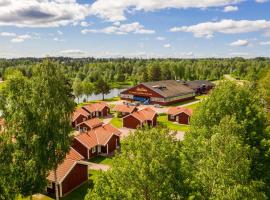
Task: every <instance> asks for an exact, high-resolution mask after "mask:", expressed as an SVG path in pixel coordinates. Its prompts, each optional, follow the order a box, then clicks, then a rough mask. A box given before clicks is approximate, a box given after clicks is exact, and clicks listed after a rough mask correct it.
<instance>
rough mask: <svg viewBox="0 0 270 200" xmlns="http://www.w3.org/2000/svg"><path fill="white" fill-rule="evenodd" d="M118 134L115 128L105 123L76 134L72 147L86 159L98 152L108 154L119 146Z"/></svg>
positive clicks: (119, 133)
mask: <svg viewBox="0 0 270 200" xmlns="http://www.w3.org/2000/svg"><path fill="white" fill-rule="evenodd" d="M120 135H121V132H120V131H119V130H118V129H117V128H115V127H113V126H112V125H110V124H105V125H102V126H100V127H97V128H95V129H93V130H91V131H88V132H85V133H82V134H80V135H78V136H76V137H75V138H74V140H73V145H72V147H73V148H74V149H76V150H77V151H78V152H79V153H80V154H81V155H83V156H84V157H85V158H86V159H90V158H92V157H94V156H96V155H99V154H106V155H109V154H111V153H113V152H114V151H115V150H116V149H117V148H118V147H119V144H120Z"/></svg>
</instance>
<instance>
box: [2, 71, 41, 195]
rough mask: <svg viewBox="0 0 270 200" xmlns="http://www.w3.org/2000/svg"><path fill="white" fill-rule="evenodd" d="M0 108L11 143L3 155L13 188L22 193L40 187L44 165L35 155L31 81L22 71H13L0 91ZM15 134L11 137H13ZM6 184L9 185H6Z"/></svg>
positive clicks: (35, 136) (8, 140)
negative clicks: (17, 72)
mask: <svg viewBox="0 0 270 200" xmlns="http://www.w3.org/2000/svg"><path fill="white" fill-rule="evenodd" d="M1 97H2V98H1V105H0V106H1V110H2V111H3V118H4V119H5V126H6V128H5V131H4V133H3V134H4V138H5V139H6V145H9V146H11V147H10V151H8V152H6V156H7V157H10V159H9V160H8V161H9V162H6V165H7V166H9V175H10V176H11V177H13V183H14V185H13V186H14V191H15V192H18V193H19V194H22V195H23V196H28V195H30V196H31V195H32V194H33V193H34V192H38V191H41V190H43V188H44V185H45V184H46V169H44V168H42V167H40V163H39V159H38V157H37V154H36V152H37V146H38V142H37V138H38V135H37V133H36V132H35V124H36V123H37V122H36V121H35V117H34V114H33V112H32V111H33V110H32V109H33V107H32V90H31V82H30V80H29V79H27V78H26V77H24V76H22V75H21V74H13V75H12V76H9V78H8V80H6V83H5V87H4V89H3V90H2V91H1ZM12 138H14V140H12ZM6 187H9V185H7V186H6Z"/></svg>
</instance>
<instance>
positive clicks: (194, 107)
mask: <svg viewBox="0 0 270 200" xmlns="http://www.w3.org/2000/svg"><path fill="white" fill-rule="evenodd" d="M198 105H200V102H198V103H194V104H191V105H188V106H183V107H185V108H191V109H192V110H193V111H194V110H196V108H197V107H198Z"/></svg>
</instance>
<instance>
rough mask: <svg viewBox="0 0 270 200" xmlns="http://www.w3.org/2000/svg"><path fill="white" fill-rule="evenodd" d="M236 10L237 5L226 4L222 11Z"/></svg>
mask: <svg viewBox="0 0 270 200" xmlns="http://www.w3.org/2000/svg"><path fill="white" fill-rule="evenodd" d="M237 10H238V7H237V6H226V7H224V10H223V12H234V11H237Z"/></svg>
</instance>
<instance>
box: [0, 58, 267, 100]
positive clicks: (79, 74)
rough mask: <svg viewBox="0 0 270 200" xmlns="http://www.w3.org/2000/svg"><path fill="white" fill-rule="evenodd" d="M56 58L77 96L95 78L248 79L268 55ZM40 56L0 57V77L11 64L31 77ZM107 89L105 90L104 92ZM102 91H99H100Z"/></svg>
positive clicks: (127, 82)
mask: <svg viewBox="0 0 270 200" xmlns="http://www.w3.org/2000/svg"><path fill="white" fill-rule="evenodd" d="M51 60H53V61H57V62H59V63H60V64H61V65H62V66H63V67H64V71H65V74H66V75H67V76H68V78H69V79H71V80H72V84H73V92H74V94H75V95H76V96H77V97H79V96H81V95H82V94H86V95H91V94H93V93H95V92H96V91H97V90H96V89H95V88H94V84H95V83H96V82H98V81H99V82H101V81H100V79H102V80H103V81H105V82H106V83H107V84H108V86H109V89H110V88H121V87H128V86H133V85H136V84H137V83H139V82H147V81H157V80H169V79H179V80H198V79H202V80H219V79H221V78H222V77H223V75H224V74H232V75H233V76H234V77H235V78H239V79H246V80H250V81H256V80H258V79H259V78H260V77H261V76H262V74H263V73H264V72H265V70H266V68H268V67H270V59H269V58H254V59H243V58H231V59H229V58H227V59H225V58H224V59H214V58H207V59H125V58H119V59H94V58H77V59H75V58H66V57H57V58H51ZM42 61H43V59H38V58H21V59H10V60H7V59H1V60H0V77H3V78H5V74H8V73H9V71H12V70H13V69H14V68H16V69H18V70H20V71H21V72H22V73H23V75H25V76H28V77H31V76H32V72H33V69H34V68H35V66H36V64H37V63H40V62H42ZM107 91H108V90H106V91H105V94H106V93H107ZM102 93H103V92H102Z"/></svg>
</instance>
